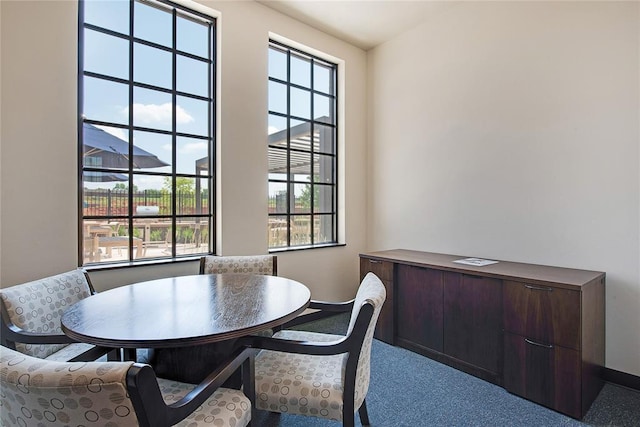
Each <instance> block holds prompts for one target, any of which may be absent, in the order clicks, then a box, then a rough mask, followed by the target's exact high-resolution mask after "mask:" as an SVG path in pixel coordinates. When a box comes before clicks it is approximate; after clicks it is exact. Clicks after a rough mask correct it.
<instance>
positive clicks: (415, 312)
mask: <svg viewBox="0 0 640 427" xmlns="http://www.w3.org/2000/svg"><path fill="white" fill-rule="evenodd" d="M397 268H398V272H397V281H396V287H397V288H396V289H397V294H396V303H397V310H398V311H397V316H396V320H397V322H398V324H397V332H396V333H397V336H398V338H399V339H404V340H407V341H410V342H411V343H413V344H417V345H419V346H422V347H426V348H429V349H432V350H436V351H438V352H442V272H441V271H438V270H431V269H428V268H419V267H413V266H410V265H402V264H399V265H398V266H397Z"/></svg>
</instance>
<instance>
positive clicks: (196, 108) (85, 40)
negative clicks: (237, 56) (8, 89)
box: [78, 0, 215, 265]
mask: <svg viewBox="0 0 640 427" xmlns="http://www.w3.org/2000/svg"><path fill="white" fill-rule="evenodd" d="M79 12H80V13H79V20H80V25H79V27H80V33H79V49H78V51H79V55H78V70H79V72H78V75H79V82H78V109H79V112H80V120H79V126H78V127H79V129H78V136H79V138H78V139H79V148H78V154H79V156H78V157H79V180H78V182H79V195H80V197H79V201H80V206H79V218H80V224H79V236H80V242H79V260H80V264H81V265H86V264H96V263H113V262H136V263H137V262H144V261H148V260H151V259H171V258H177V257H184V256H192V255H196V254H203V253H211V252H212V247H213V242H214V241H215V240H214V238H215V237H214V236H213V235H212V234H213V224H214V222H213V212H215V207H214V206H213V202H214V200H215V197H214V194H213V191H214V189H215V186H214V185H213V178H214V170H213V164H214V162H213V153H214V152H215V150H214V147H213V136H214V135H215V120H214V106H213V102H214V99H215V86H214V82H215V78H214V73H215V66H214V58H215V53H214V48H215V43H214V35H215V21H214V19H213V18H211V17H208V16H206V15H202V14H200V13H197V12H194V11H191V10H188V9H186V8H182V7H181V6H179V5H177V4H175V3H171V2H163V1H155V0H135V1H133V0H132V1H90V0H84V1H83V0H81V1H80V2H79Z"/></svg>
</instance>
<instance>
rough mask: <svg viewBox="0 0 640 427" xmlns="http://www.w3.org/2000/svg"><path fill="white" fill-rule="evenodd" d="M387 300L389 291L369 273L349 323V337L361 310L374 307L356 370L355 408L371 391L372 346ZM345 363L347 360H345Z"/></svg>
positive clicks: (357, 295)
mask: <svg viewBox="0 0 640 427" xmlns="http://www.w3.org/2000/svg"><path fill="white" fill-rule="evenodd" d="M386 298H387V291H386V289H385V287H384V284H383V283H382V281H381V280H380V278H378V276H376V275H375V274H373V273H367V275H366V276H365V277H364V279H362V283H360V287H359V288H358V293H357V294H356V298H355V301H354V304H353V310H352V311H351V319H350V321H349V327H348V329H347V335H350V334H351V332H352V331H353V328H354V326H355V323H356V320H357V318H358V315H359V314H360V309H361V308H362V307H363V305H364V304H367V303H368V304H371V305H372V306H373V315H372V316H371V320H370V321H369V325H368V326H367V331H366V333H365V335H364V339H363V341H362V347H361V350H360V354H359V356H358V367H357V369H356V377H355V401H354V405H355V408H359V407H360V405H361V404H362V402H363V401H364V398H365V396H366V395H367V391H368V390H369V379H370V372H371V345H372V344H373V333H374V331H375V328H376V323H377V321H378V316H379V315H380V310H381V309H382V305H383V304H384V301H385V300H386ZM345 363H347V360H346V359H345Z"/></svg>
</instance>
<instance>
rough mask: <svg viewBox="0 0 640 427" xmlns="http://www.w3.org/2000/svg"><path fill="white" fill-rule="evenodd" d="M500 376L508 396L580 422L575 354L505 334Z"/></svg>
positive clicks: (579, 395) (577, 353)
mask: <svg viewBox="0 0 640 427" xmlns="http://www.w3.org/2000/svg"><path fill="white" fill-rule="evenodd" d="M503 375H504V388H506V389H507V390H508V391H509V392H511V393H514V394H517V395H519V396H522V397H524V398H526V399H529V400H532V401H534V402H537V403H539V404H541V405H544V406H547V407H549V408H552V409H554V410H556V411H559V412H562V413H564V414H567V415H569V416H571V417H574V418H578V419H580V418H582V414H581V398H580V397H581V382H580V378H581V376H580V353H579V352H578V351H576V350H571V349H568V348H564V347H561V346H555V345H541V344H539V343H536V342H535V341H532V340H529V339H528V338H525V337H523V336H521V335H514V334H510V333H505V334H504V372H503Z"/></svg>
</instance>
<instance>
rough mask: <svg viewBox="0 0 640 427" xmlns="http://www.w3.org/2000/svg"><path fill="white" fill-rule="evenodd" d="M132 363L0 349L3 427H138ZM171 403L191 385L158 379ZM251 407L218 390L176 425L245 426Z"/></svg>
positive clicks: (238, 394)
mask: <svg viewBox="0 0 640 427" xmlns="http://www.w3.org/2000/svg"><path fill="white" fill-rule="evenodd" d="M132 365H134V362H53V361H48V360H43V359H38V358H34V357H31V356H27V355H25V354H22V353H19V352H17V351H14V350H11V349H9V348H6V347H3V346H1V347H0V380H1V385H2V392H1V393H2V404H1V405H0V424H1V425H2V426H15V425H20V426H34V427H35V426H37V427H40V426H45V425H47V426H51V425H68V426H81V425H82V426H111V427H121V426H137V425H139V423H138V416H137V413H136V410H135V406H134V404H133V402H132V400H131V399H130V395H131V390H130V389H129V388H128V386H127V376H128V374H129V371H130V369H131V367H132ZM157 381H158V385H159V389H160V392H161V393H162V398H163V400H164V401H165V402H166V403H167V404H170V403H173V402H176V401H178V400H180V399H181V398H182V397H184V396H185V395H186V394H187V393H189V392H190V391H192V390H193V389H194V387H195V386H194V385H191V384H184V383H179V382H176V381H169V380H165V379H160V378H158V379H157ZM250 419H251V403H250V401H249V399H247V398H246V396H245V395H244V394H243V393H242V392H241V391H239V390H232V389H225V388H219V389H217V390H216V391H214V392H213V394H212V395H211V396H210V397H209V398H208V400H206V401H205V403H204V404H202V405H200V406H199V407H198V408H197V410H196V411H195V412H192V413H191V414H190V415H189V416H188V417H186V418H185V419H183V420H182V421H180V422H179V423H178V424H176V425H178V426H190V427H197V426H212V425H213V426H246V425H247V424H248V423H249V421H250Z"/></svg>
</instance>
